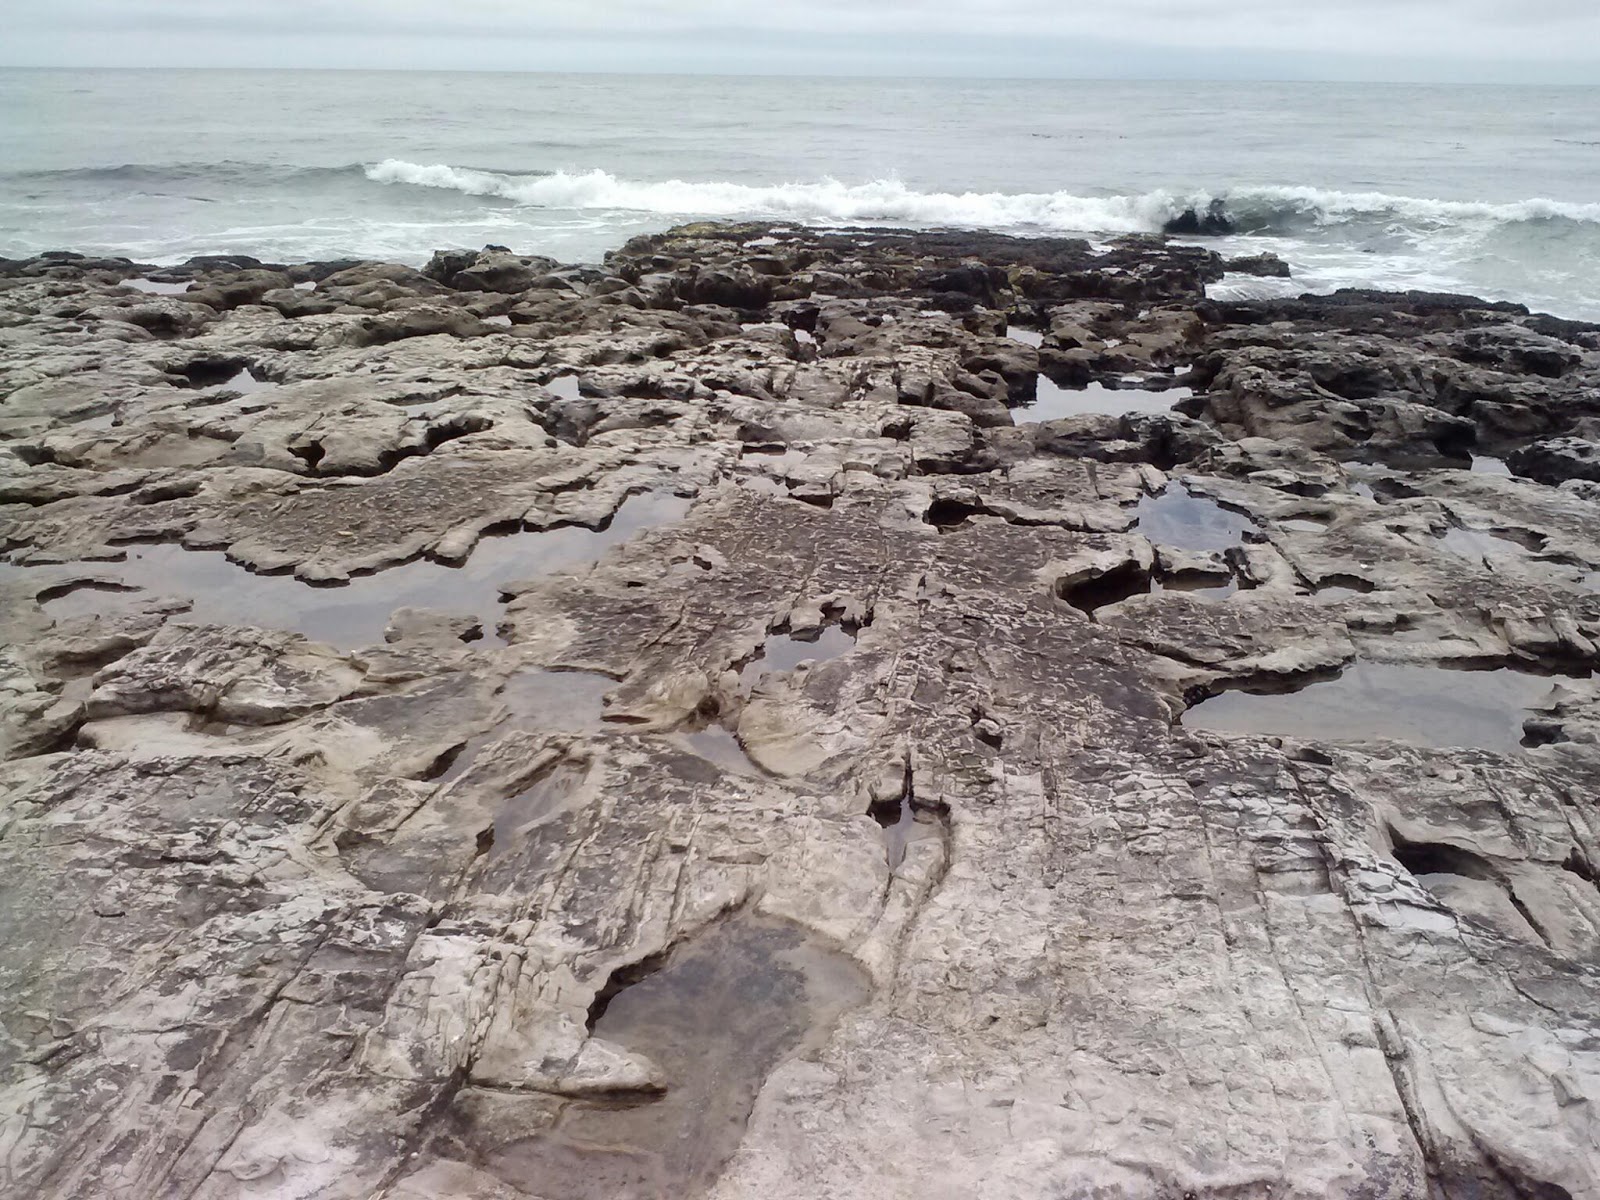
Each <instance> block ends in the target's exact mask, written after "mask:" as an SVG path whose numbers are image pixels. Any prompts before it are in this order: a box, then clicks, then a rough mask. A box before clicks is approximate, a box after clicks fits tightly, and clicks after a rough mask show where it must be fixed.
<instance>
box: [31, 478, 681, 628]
mask: <svg viewBox="0 0 1600 1200" xmlns="http://www.w3.org/2000/svg"><path fill="white" fill-rule="evenodd" d="M690 504H691V501H689V500H687V499H683V498H681V497H678V496H673V495H670V494H666V493H645V494H642V495H637V496H633V497H630V498H629V499H628V500H627V501H625V502H624V503H623V505H622V507H621V508H619V509H618V510H617V513H616V515H615V516H614V517H613V518H612V520H611V522H610V523H609V524H608V525H607V526H606V527H605V528H604V529H586V528H583V527H581V526H575V525H569V526H563V527H561V528H558V529H550V530H543V531H532V530H529V531H523V532H520V533H511V534H503V535H499V536H488V537H484V538H483V539H482V540H481V541H479V543H478V545H477V547H476V548H475V549H474V550H473V552H472V554H471V555H470V556H469V557H468V559H467V561H466V562H465V563H464V564H462V565H461V566H459V567H453V566H448V565H446V564H444V563H441V562H436V561H434V560H432V559H414V560H412V561H411V562H409V563H405V564H402V565H400V566H397V567H391V568H389V569H387V570H384V571H379V572H377V573H375V574H372V575H360V576H356V577H355V578H353V579H352V580H351V581H350V582H349V583H348V584H343V585H339V586H334V587H313V586H311V585H309V584H305V583H302V582H301V581H300V580H298V579H296V578H294V577H293V576H292V575H258V574H254V573H252V572H250V571H248V570H246V569H245V568H244V567H241V566H239V565H238V564H236V563H233V562H230V561H228V559H227V557H226V555H225V554H223V552H222V551H220V550H186V549H184V548H183V547H181V546H178V545H173V544H162V545H135V546H129V547H128V558H127V561H125V562H121V563H107V564H94V566H95V573H96V574H97V575H102V577H103V581H104V582H103V583H102V584H101V587H104V586H106V585H108V584H109V585H110V586H113V587H114V586H118V585H120V586H122V587H131V588H136V589H140V590H139V591H138V592H135V593H128V592H122V593H116V594H108V593H107V592H105V591H102V590H98V589H95V588H84V587H80V588H78V589H75V590H73V591H71V592H68V593H67V594H66V595H64V596H61V597H59V598H57V599H53V600H49V601H47V602H46V603H45V611H46V612H48V613H50V614H51V615H52V616H56V617H67V616H75V615H79V614H83V613H103V612H109V611H117V610H119V609H120V610H124V611H125V610H127V609H129V608H132V607H135V606H136V605H137V604H138V603H139V602H140V601H142V600H146V599H149V598H151V597H155V596H181V597H186V598H188V599H189V600H190V601H191V602H192V608H191V610H190V618H189V619H192V620H196V621H201V622H206V623H213V624H224V625H230V624H232V625H258V626H262V627H264V628H267V629H288V630H292V631H294V632H297V633H303V634H305V635H306V636H307V637H309V638H311V639H313V640H314V641H320V642H327V643H329V644H330V645H334V646H340V647H344V648H347V649H354V648H356V647H359V646H370V645H373V644H375V643H377V642H380V641H382V640H383V631H384V629H385V627H386V626H387V625H388V623H389V616H390V614H391V613H393V612H394V610H395V609H397V608H402V607H413V608H432V609H439V610H441V611H444V612H451V613H470V614H471V615H473V616H475V617H477V618H478V620H479V622H480V623H481V625H482V627H483V632H484V635H485V636H491V635H493V633H494V629H495V626H496V625H497V624H498V622H499V618H500V614H501V611H502V606H501V600H500V586H501V585H502V584H505V583H509V582H511V581H513V580H518V579H532V578H535V577H537V576H539V575H543V574H547V573H549V572H551V571H555V570H559V569H561V568H564V567H571V566H576V565H578V564H580V563H588V562H595V561H597V560H598V559H599V558H601V557H602V556H603V555H604V554H605V553H606V551H607V550H609V549H611V548H612V547H613V546H616V545H620V544H621V543H623V542H626V541H628V540H629V539H630V538H632V537H633V536H635V535H636V534H638V533H641V532H643V531H644V530H646V529H650V528H654V527H656V526H660V525H667V524H671V523H673V522H675V521H678V520H681V519H682V518H683V516H684V515H685V514H686V513H687V512H688V510H689V507H690Z"/></svg>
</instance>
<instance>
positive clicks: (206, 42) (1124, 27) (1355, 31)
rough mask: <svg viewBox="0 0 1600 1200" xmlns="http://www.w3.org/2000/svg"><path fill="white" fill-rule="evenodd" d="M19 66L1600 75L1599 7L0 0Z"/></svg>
mask: <svg viewBox="0 0 1600 1200" xmlns="http://www.w3.org/2000/svg"><path fill="white" fill-rule="evenodd" d="M0 7H3V8H4V9H5V10H6V11H5V12H3V13H0V63H4V64H5V65H12V66H224V67H290V66H309V67H364V68H407V69H415V68H437V69H448V70H462V69H466V70H571V71H608V70H611V71H639V70H653V71H683V72H696V71H716V72H729V73H766V72H783V73H796V72H798V73H816V74H886V75H919V74H938V75H951V74H953V75H980V76H1047V77H1049V76H1058V77H1068V78H1084V77H1108V76H1109V77H1133V78H1223V79H1229V78H1261V79H1306V78H1310V79H1317V78H1325V79H1394V80H1462V81H1480V80H1481V81H1484V82H1528V83H1600V0H1115V3H1109V2H1106V0H803V2H801V0H0Z"/></svg>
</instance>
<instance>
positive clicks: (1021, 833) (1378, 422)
mask: <svg viewBox="0 0 1600 1200" xmlns="http://www.w3.org/2000/svg"><path fill="white" fill-rule="evenodd" d="M1285 270H1286V268H1284V267H1283V264H1281V263H1279V262H1277V261H1276V260H1274V259H1271V258H1270V257H1265V258H1260V259H1252V260H1241V261H1236V262H1234V263H1232V264H1229V263H1226V262H1224V261H1223V260H1222V259H1221V258H1220V257H1218V256H1217V255H1216V254H1215V253H1213V252H1211V251H1209V250H1205V249H1199V248H1195V247H1192V246H1183V245H1179V244H1177V243H1173V242H1168V241H1166V240H1164V239H1161V238H1144V239H1127V240H1123V241H1119V242H1115V243H1112V244H1111V245H1110V246H1107V247H1094V246H1091V245H1089V244H1088V243H1086V242H1081V241H1068V240H1038V241H1035V240H1026V241H1024V240H1013V239H1007V238H1003V237H998V236H985V235H981V234H957V233H925V234H906V233H893V232H885V231H862V232H859V233H822V232H816V231H796V230H792V229H785V228H773V227H765V226H762V227H756V226H732V225H719V226H695V227H687V228H683V229H678V230H674V231H672V232H670V233H666V234H662V235H659V236H651V237H645V238H640V239H637V240H635V241H634V242H632V243H630V244H628V245H627V246H625V247H623V248H622V249H621V250H619V251H617V252H616V253H614V254H613V255H611V256H610V257H609V258H608V259H607V261H606V262H605V263H604V264H603V265H602V266H600V267H596V268H590V267H565V266H561V265H560V264H557V263H554V262H551V261H549V260H546V259H539V258H531V257H526V256H519V255H516V254H513V253H511V252H509V251H505V250H501V249H498V248H490V249H488V250H485V251H483V252H481V253H455V252H448V253H441V254H439V255H437V256H436V257H435V258H434V260H433V261H432V262H431V263H429V264H428V266H427V267H426V269H425V270H422V271H417V270H414V269H411V268H408V267H403V266H395V265H385V264H379V263H370V262H360V263H303V264H294V265H273V264H262V263H258V262H255V261H254V260H244V259H224V258H213V259H203V260H195V261H194V262H191V263H189V264H187V265H186V266H184V267H181V268H162V269H156V268H152V267H146V266H140V265H138V264H134V263H129V262H126V261H124V260H118V259H111V260H104V259H88V258H83V257H80V256H75V255H69V254H56V255H48V256H44V257H42V258H38V259H31V260H27V261H4V260H0V396H3V400H0V548H3V551H4V553H3V559H0V614H3V615H0V644H3V648H0V752H3V761H0V879H3V880H4V882H3V884H0V944H3V947H4V949H3V952H0V1035H3V1037H0V1063H3V1072H0V1147H3V1151H4V1152H3V1154H0V1193H3V1194H4V1195H6V1196H15V1197H52V1198H56V1197H59V1198H66V1197H73V1198H87V1197H116V1198H127V1200H134V1198H141V1200H142V1198H146V1197H148V1198H156V1197H163V1198H164V1197H186V1198H204V1200H224V1198H226V1200H244V1198H266V1197H272V1198H280V1197H283V1198H288V1197H293V1198H302V1197H303V1198H312V1197H316V1198H319V1200H322V1198H335V1197H338V1198H345V1197H349V1198H356V1197H363V1198H364V1197H383V1198H384V1200H424V1198H428V1200H431V1198H435V1197H459V1198H471V1200H511V1198H514V1197H523V1196H538V1197H542V1198H544V1200H573V1198H581V1200H590V1198H593V1200H602V1198H606V1200H611V1198H618V1197H621V1198H631V1197H658V1196H660V1197H667V1196H670V1197H674V1198H678V1197H713V1198H714V1200H743V1198H750V1197H760V1198H761V1200H791V1198H792V1200H858V1198H859V1200H868V1198H872V1200H882V1198H885V1197H889V1198H893V1197H915V1198H917V1200H957V1198H961V1200H967V1198H970V1197H974V1196H982V1197H985V1198H986V1200H1010V1198H1015V1200H1042V1198H1044V1197H1052V1198H1058V1197H1059V1198H1069V1197H1072V1198H1076V1197H1134V1198H1146V1197H1147V1198H1151V1200H1154V1198H1157V1197H1160V1198H1171V1200H1178V1198H1179V1197H1196V1198H1201V1197H1228V1198H1230V1200H1246V1198H1251V1200H1254V1198H1260V1200H1266V1198H1268V1197H1271V1198H1272V1200H1285V1198H1291V1197H1293V1198H1310V1197H1352V1198H1353V1197H1362V1198H1366V1200H1377V1198H1393V1200H1400V1198H1413V1200H1421V1198H1424V1197H1442V1198H1445V1200H1469V1198H1470V1200H1479V1198H1494V1197H1521V1198H1538V1200H1586V1198H1588V1200H1593V1198H1597V1197H1600V1120H1597V1113H1596V1108H1597V1106H1600V885H1597V879H1600V807H1597V796H1600V747H1597V740H1600V685H1597V682H1596V680H1595V679H1594V678H1593V676H1592V674H1591V672H1592V671H1593V670H1594V669H1595V668H1596V667H1597V666H1600V649H1597V646H1600V326H1589V325H1581V324H1577V323H1574V322H1569V321H1562V320H1557V319H1555V318H1551V317H1544V316H1535V315H1530V314H1529V313H1528V312H1527V311H1525V310H1524V309H1522V308H1519V307H1516V306H1512V305H1506V304H1491V303H1486V302H1482V301H1478V300H1474V299H1470V298H1465V297H1457V296H1435V295H1423V294H1415V293H1413V294H1403V295H1402V294H1396V295H1391V294H1377V293H1341V294H1338V295H1334V296H1326V297H1310V296H1308V297H1302V298H1299V299H1291V300H1273V301H1241V302H1231V303H1230V302H1222V301H1220V300H1212V299H1208V298H1207V290H1208V285H1216V284H1219V283H1228V282H1232V281H1233V280H1234V279H1236V278H1238V277H1239V275H1240V274H1241V273H1249V274H1255V275H1266V276H1281V275H1283V274H1284V273H1285ZM1214 290H1215V289H1214ZM1217 294H1219V295H1222V294H1229V293H1228V292H1227V291H1226V290H1221V291H1218V292H1217ZM1234 294H1237V293H1236V292H1235V293H1234Z"/></svg>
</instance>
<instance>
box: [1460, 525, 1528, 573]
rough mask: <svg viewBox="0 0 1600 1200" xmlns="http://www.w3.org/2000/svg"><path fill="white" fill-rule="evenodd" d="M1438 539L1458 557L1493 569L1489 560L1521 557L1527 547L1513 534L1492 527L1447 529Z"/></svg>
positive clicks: (1524, 555)
mask: <svg viewBox="0 0 1600 1200" xmlns="http://www.w3.org/2000/svg"><path fill="white" fill-rule="evenodd" d="M1439 541H1440V543H1441V544H1442V545H1443V546H1444V548H1445V549H1446V550H1448V551H1450V553H1452V554H1454V555H1456V556H1457V557H1458V558H1463V559H1465V560H1466V561H1468V562H1470V563H1476V564H1478V565H1479V566H1485V567H1490V569H1493V568H1492V565H1491V560H1493V559H1508V558H1523V557H1526V554H1525V551H1526V550H1527V549H1528V547H1527V546H1526V545H1525V544H1524V542H1523V541H1522V539H1520V538H1518V537H1517V536H1516V535H1515V534H1511V533H1500V532H1497V531H1495V530H1492V529H1456V528H1452V529H1447V530H1445V532H1444V533H1443V534H1442V535H1440V537H1439Z"/></svg>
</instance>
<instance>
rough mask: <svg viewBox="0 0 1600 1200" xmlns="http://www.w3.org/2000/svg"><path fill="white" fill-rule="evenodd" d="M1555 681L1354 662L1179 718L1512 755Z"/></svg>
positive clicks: (1239, 728) (1195, 725)
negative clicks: (1335, 672)
mask: <svg viewBox="0 0 1600 1200" xmlns="http://www.w3.org/2000/svg"><path fill="white" fill-rule="evenodd" d="M1557 682H1558V680H1557V679H1555V678H1552V677H1549V676H1542V675H1530V674H1525V673H1523V672H1520V671H1514V670H1511V669H1510V668H1498V669H1495V670H1466V669H1452V668H1447V667H1424V666H1412V665H1404V664H1393V663H1371V662H1356V663H1354V664H1352V665H1351V666H1349V667H1346V668H1345V670H1344V671H1343V672H1342V673H1341V674H1340V675H1339V676H1338V677H1337V678H1335V679H1329V680H1325V681H1322V682H1318V683H1311V684H1309V685H1308V686H1304V687H1301V688H1300V689H1299V690H1296V691H1288V692H1285V691H1282V690H1279V691H1275V692H1247V691H1228V692H1223V693H1222V694H1221V695H1218V696H1214V697H1212V698H1210V699H1207V700H1203V701H1201V702H1200V703H1199V704H1197V705H1195V706H1194V707H1193V708H1191V709H1189V710H1188V711H1187V712H1185V713H1184V714H1183V717H1182V720H1181V723H1182V724H1183V726H1184V727H1185V728H1188V729H1204V730H1209V731H1211V732H1214V733H1241V734H1257V735H1270V736H1281V737H1301V738H1311V739H1314V740H1316V741H1323V742H1366V741H1378V740H1383V739H1389V740H1393V741H1400V742H1407V743H1410V744H1411V745H1415V746H1439V747H1442V746H1476V747H1478V748H1480V749H1483V750H1493V751H1496V752H1498V753H1502V754H1510V753H1514V752H1516V751H1517V750H1518V749H1519V748H1520V747H1521V746H1522V745H1523V729H1522V724H1523V722H1524V721H1525V720H1527V719H1528V718H1529V717H1531V716H1533V715H1534V711H1533V710H1535V709H1536V708H1537V707H1538V706H1539V705H1540V704H1541V703H1542V702H1543V701H1544V700H1545V699H1546V697H1548V696H1549V695H1550V692H1551V689H1552V687H1553V686H1554V685H1555V684H1556V683H1557Z"/></svg>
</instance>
